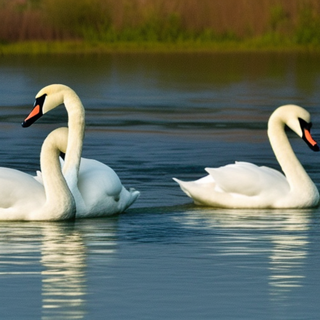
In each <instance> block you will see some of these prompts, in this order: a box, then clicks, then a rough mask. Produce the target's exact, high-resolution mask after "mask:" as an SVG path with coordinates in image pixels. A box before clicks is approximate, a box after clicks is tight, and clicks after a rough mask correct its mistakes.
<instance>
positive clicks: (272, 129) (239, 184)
mask: <svg viewBox="0 0 320 320" xmlns="http://www.w3.org/2000/svg"><path fill="white" fill-rule="evenodd" d="M285 125H287V126H288V127H289V128H290V129H291V130H293V131H294V132H295V133H296V134H297V135H298V136H299V137H301V138H303V139H304V140H305V141H306V143H307V144H308V145H309V146H310V148H311V149H312V150H314V151H319V147H318V145H317V143H316V142H315V141H314V140H313V139H312V137H311V134H310V128H311V123H310V114H309V113H308V112H307V111H306V110H305V109H303V108H301V107H299V106H296V105H285V106H282V107H279V108H277V109H276V110H275V111H274V112H273V114H272V115H271V116H270V119H269V122H268V136H269V140H270V143H271V146H272V148H273V151H274V154H275V156H276V158H277V160H278V162H279V164H280V166H281V168H282V170H283V172H284V174H285V175H283V174H282V173H280V172H278V171H276V170H274V169H271V168H268V167H258V166H256V165H254V164H251V163H247V162H236V163H235V164H230V165H227V166H223V167H220V168H206V169H205V170H206V171H207V172H208V173H209V175H207V176H205V177H203V178H202V179H199V180H196V181H190V182H184V181H181V180H178V179H175V178H174V180H175V181H176V182H178V183H179V185H180V187H181V189H182V190H183V191H184V192H185V193H186V194H187V195H188V196H189V197H191V198H192V199H193V200H194V202H195V203H196V204H200V205H207V206H213V207H223V208H305V207H314V206H316V205H318V203H319V192H318V190H317V188H316V186H315V185H314V183H313V182H312V180H311V179H310V177H309V176H308V174H307V173H306V171H305V170H304V168H303V167H302V165H301V163H300V162H299V160H298V159H297V157H296V156H295V154H294V152H293V150H292V148H291V145H290V143H289V141H288V138H287V135H286V133H285V130H284V129H285Z"/></svg>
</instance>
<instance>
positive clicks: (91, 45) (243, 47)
mask: <svg viewBox="0 0 320 320" xmlns="http://www.w3.org/2000/svg"><path fill="white" fill-rule="evenodd" d="M237 52H239V53H241V52H243V53H246V52H248V53H249V52H252V53H254V52H257V53H258V52H270V53H271V52H277V53H282V52H297V53H317V52H320V47H317V46H306V45H296V44H282V45H279V44H262V43H259V42H257V41H239V42H221V43H220V42H219V43H217V42H205V43H202V42H191V41H190V42H187V41H185V42H179V43H167V42H154V43H151V42H114V43H103V42H89V41H82V40H78V41H77V40H72V41H71V40H70V41H21V42H15V43H10V44H0V55H2V56H4V55H43V54H111V53H126V54H130V53H132V54H134V53H135V54H138V53H237Z"/></svg>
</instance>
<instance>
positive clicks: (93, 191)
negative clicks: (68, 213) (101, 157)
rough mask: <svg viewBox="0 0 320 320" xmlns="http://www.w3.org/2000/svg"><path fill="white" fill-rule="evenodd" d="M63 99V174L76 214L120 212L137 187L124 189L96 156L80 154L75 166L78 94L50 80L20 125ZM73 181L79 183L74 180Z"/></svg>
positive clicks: (79, 133) (80, 125) (81, 118)
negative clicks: (66, 129)
mask: <svg viewBox="0 0 320 320" xmlns="http://www.w3.org/2000/svg"><path fill="white" fill-rule="evenodd" d="M63 103H64V105H65V108H66V110H67V112H68V118H69V120H68V127H69V137H68V147H67V152H66V156H65V161H64V164H63V174H64V176H65V178H66V180H67V183H68V186H69V188H70V190H71V191H72V194H73V196H74V198H75V201H76V206H77V213H76V217H77V218H88V217H100V216H108V215H113V214H117V213H121V212H123V211H124V210H125V209H127V208H128V207H129V206H130V205H132V204H133V203H134V201H135V200H136V199H137V198H138V196H139V195H140V192H139V191H136V190H134V189H130V190H129V191H128V190H126V189H125V188H124V187H123V186H122V184H121V181H120V179H119V177H118V175H117V174H116V173H115V172H114V171H113V170H112V169H111V168H110V167H108V166H107V165H105V164H103V163H101V162H98V161H96V160H93V159H85V158H81V163H80V169H78V168H77V166H76V163H77V162H78V160H79V158H80V157H81V150H82V142H83V137H84V127H85V111H84V108H83V105H82V103H81V100H80V98H79V97H78V95H77V94H76V93H75V92H74V91H73V90H72V89H71V88H69V87H67V86H65V85H61V84H53V85H49V86H47V87H45V88H43V89H42V90H40V91H39V93H38V94H37V95H36V101H35V104H34V108H33V110H32V111H31V113H30V114H29V115H28V117H27V118H26V119H25V120H24V122H23V123H22V126H24V127H28V126H30V125H31V124H32V123H33V122H35V121H36V120H37V119H39V118H40V117H41V116H42V115H43V114H45V113H47V112H49V111H50V110H52V109H54V108H55V107H57V106H59V105H61V104H63ZM79 150H80V151H79ZM75 181H78V183H74V182H75Z"/></svg>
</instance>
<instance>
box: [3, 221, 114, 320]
mask: <svg viewBox="0 0 320 320" xmlns="http://www.w3.org/2000/svg"><path fill="white" fill-rule="evenodd" d="M116 228H117V220H116V218H114V219H108V220H104V222H103V224H101V223H100V224H99V222H98V220H97V221H95V222H92V223H88V221H87V223H82V222H80V221H76V222H61V223H49V222H47V223H33V222H31V223H17V222H15V223H3V224H0V260H1V272H0V277H5V279H6V280H5V281H8V282H6V283H10V282H11V281H13V280H15V279H19V281H20V285H21V286H22V287H25V288H27V290H29V289H31V290H34V288H37V287H38V280H39V279H40V285H41V290H40V291H41V297H39V302H41V306H42V319H43V320H44V319H45V320H50V319H55V320H56V319H64V320H68V319H82V318H84V317H85V315H86V307H87V292H88V283H87V274H86V270H87V260H88V256H90V257H91V258H92V256H94V259H95V258H98V256H99V255H101V254H103V263H104V264H108V263H109V262H110V261H111V260H112V257H113V254H114V252H115V250H116V240H115V239H116ZM96 256H97V257H96ZM39 257H40V259H39ZM30 277H31V280H30ZM12 278H14V279H12ZM29 281H31V282H32V283H33V285H32V287H31V288H29V289H28V287H29V285H28V283H30V282H29ZM11 283H12V282H11ZM27 292H28V291H27ZM19 294H20V293H19V292H17V297H19ZM24 298H26V297H24ZM30 298H32V299H33V300H32V301H34V300H35V299H37V297H36V296H30ZM26 308H30V305H28V306H26Z"/></svg>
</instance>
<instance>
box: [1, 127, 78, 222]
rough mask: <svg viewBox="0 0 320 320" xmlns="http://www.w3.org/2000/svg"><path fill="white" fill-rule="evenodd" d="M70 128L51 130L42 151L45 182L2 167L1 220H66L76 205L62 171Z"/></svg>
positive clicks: (74, 210)
mask: <svg viewBox="0 0 320 320" xmlns="http://www.w3.org/2000/svg"><path fill="white" fill-rule="evenodd" d="M65 130H67V128H59V129H56V130H54V131H53V132H51V133H50V134H49V135H48V136H47V138H46V139H45V141H44V143H43V145H42V148H41V155H40V163H41V170H42V178H43V184H41V183H39V182H38V181H36V180H35V179H34V177H33V176H31V175H29V174H26V173H24V172H21V171H18V170H14V169H10V168H4V167H1V168H0V197H1V198H0V220H65V219H71V218H74V217H75V213H76V205H75V201H74V199H73V196H72V193H71V192H70V190H69V188H68V186H67V183H66V181H65V179H64V177H63V175H62V172H61V167H60V162H59V154H60V151H61V152H65V151H66V146H67V131H65Z"/></svg>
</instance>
